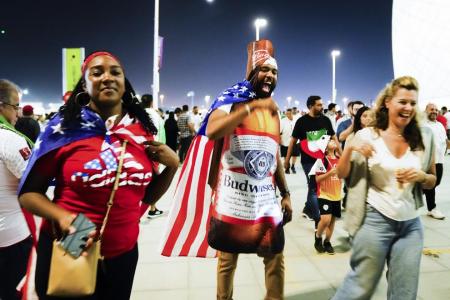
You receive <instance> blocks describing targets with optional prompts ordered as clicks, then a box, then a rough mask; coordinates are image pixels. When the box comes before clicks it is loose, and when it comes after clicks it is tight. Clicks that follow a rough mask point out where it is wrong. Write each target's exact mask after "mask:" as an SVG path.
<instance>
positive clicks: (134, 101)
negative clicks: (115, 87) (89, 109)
mask: <svg viewBox="0 0 450 300" xmlns="http://www.w3.org/2000/svg"><path fill="white" fill-rule="evenodd" d="M83 86H84V78H80V80H79V81H78V82H77V84H76V86H75V88H74V90H73V92H72V94H71V95H70V97H69V99H68V100H67V102H66V104H65V105H63V106H61V108H60V109H59V112H60V113H61V114H62V115H63V126H64V127H70V126H71V125H73V124H76V123H79V122H80V121H81V107H82V106H84V105H87V104H88V103H89V101H90V97H89V94H88V93H87V92H86V91H85V90H84V88H83ZM122 106H123V108H124V109H125V110H126V111H127V112H128V113H129V114H130V117H132V118H136V119H138V120H139V122H140V123H141V124H142V126H143V127H144V128H145V130H146V131H147V132H149V133H151V134H154V135H155V134H157V132H158V130H157V129H156V127H155V125H154V124H153V122H152V120H151V119H150V117H149V115H148V114H147V112H146V111H145V110H144V108H142V107H141V105H140V104H139V100H138V98H137V97H136V93H135V91H134V89H133V87H132V86H131V83H130V82H129V80H128V79H127V78H125V93H124V94H123V96H122Z"/></svg>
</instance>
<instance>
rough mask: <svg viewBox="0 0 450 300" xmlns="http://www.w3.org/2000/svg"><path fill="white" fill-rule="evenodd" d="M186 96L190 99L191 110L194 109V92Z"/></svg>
mask: <svg viewBox="0 0 450 300" xmlns="http://www.w3.org/2000/svg"><path fill="white" fill-rule="evenodd" d="M186 96H188V97H190V98H191V108H192V107H194V96H195V93H194V91H189V92H188V93H187V94H186Z"/></svg>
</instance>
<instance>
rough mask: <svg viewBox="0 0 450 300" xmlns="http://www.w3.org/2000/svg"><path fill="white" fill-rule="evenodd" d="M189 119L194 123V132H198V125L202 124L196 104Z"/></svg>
mask: <svg viewBox="0 0 450 300" xmlns="http://www.w3.org/2000/svg"><path fill="white" fill-rule="evenodd" d="M191 119H192V123H194V130H195V132H198V130H199V129H200V125H201V124H202V116H201V115H200V113H199V112H198V106H194V107H193V108H192V114H191Z"/></svg>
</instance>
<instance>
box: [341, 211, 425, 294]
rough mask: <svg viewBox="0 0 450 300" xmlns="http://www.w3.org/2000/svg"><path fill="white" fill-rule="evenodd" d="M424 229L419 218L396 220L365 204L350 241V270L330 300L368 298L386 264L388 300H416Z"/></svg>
mask: <svg viewBox="0 0 450 300" xmlns="http://www.w3.org/2000/svg"><path fill="white" fill-rule="evenodd" d="M422 248H423V228H422V223H421V222H420V218H419V217H417V218H415V219H412V220H408V221H395V220H392V219H389V218H388V217H386V216H384V215H382V214H381V213H379V212H378V211H377V210H376V209H375V208H373V207H372V206H370V205H367V213H366V218H365V219H364V223H363V225H362V226H361V228H360V229H359V231H358V232H357V233H356V235H355V238H354V240H353V247H352V251H353V252H352V256H351V258H350V267H351V271H350V272H349V273H348V274H347V276H346V277H345V279H344V282H343V283H342V285H341V286H340V288H339V289H338V290H337V292H336V294H335V295H334V297H333V300H338V299H342V300H344V299H345V300H350V299H361V300H363V299H370V298H371V296H372V294H373V292H374V291H375V288H376V287H377V284H378V281H379V280H380V277H381V275H382V273H383V269H384V264H385V262H386V263H387V266H388V272H387V281H388V291H387V299H389V300H394V299H402V300H408V299H411V300H413V299H416V297H417V286H418V283H419V271H420V259H421V256H422Z"/></svg>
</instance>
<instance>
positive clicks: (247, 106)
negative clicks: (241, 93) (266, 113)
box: [245, 104, 252, 116]
mask: <svg viewBox="0 0 450 300" xmlns="http://www.w3.org/2000/svg"><path fill="white" fill-rule="evenodd" d="M245 110H246V111H247V115H249V116H250V114H251V112H252V110H251V109H250V105H248V104H245Z"/></svg>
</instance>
